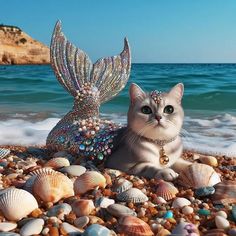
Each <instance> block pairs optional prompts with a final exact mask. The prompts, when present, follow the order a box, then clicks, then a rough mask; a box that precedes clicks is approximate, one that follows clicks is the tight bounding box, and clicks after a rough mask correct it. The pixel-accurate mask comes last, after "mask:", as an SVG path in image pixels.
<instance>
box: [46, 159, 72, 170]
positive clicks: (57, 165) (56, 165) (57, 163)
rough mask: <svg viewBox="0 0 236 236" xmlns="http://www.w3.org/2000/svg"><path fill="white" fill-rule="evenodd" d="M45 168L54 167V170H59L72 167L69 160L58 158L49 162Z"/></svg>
mask: <svg viewBox="0 0 236 236" xmlns="http://www.w3.org/2000/svg"><path fill="white" fill-rule="evenodd" d="M44 166H45V167H52V168H54V169H59V168H62V167H65V166H70V162H69V161H68V159H66V158H64V157H56V158H53V159H51V160H49V161H48V162H47V163H46V164H45V165H44Z"/></svg>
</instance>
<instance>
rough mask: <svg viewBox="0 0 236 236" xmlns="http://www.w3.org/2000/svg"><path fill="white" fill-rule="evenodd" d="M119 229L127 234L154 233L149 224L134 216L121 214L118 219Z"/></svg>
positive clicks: (148, 234) (141, 234) (135, 235)
mask: <svg viewBox="0 0 236 236" xmlns="http://www.w3.org/2000/svg"><path fill="white" fill-rule="evenodd" d="M118 229H119V231H120V232H121V233H124V234H125V235H127V236H151V235H154V233H153V232H152V230H151V228H150V226H149V225H148V224H147V223H146V222H144V221H143V220H141V219H139V218H137V217H135V216H123V217H121V218H120V219H119V228H118Z"/></svg>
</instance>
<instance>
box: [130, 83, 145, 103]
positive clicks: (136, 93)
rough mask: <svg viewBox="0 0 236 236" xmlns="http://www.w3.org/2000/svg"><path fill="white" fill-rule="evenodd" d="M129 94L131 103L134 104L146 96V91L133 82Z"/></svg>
mask: <svg viewBox="0 0 236 236" xmlns="http://www.w3.org/2000/svg"><path fill="white" fill-rule="evenodd" d="M129 96H130V101H131V104H134V102H135V100H136V99H138V98H140V97H144V96H145V92H144V91H143V90H142V89H141V88H140V87H139V86H138V85H137V84H135V83H132V84H131V85H130V88H129Z"/></svg>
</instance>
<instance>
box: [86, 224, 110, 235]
mask: <svg viewBox="0 0 236 236" xmlns="http://www.w3.org/2000/svg"><path fill="white" fill-rule="evenodd" d="M111 235H112V234H111V231H110V230H109V229H108V228H106V227H105V226H102V225H98V224H93V225H90V226H89V227H88V228H87V229H86V230H85V231H84V233H83V236H111Z"/></svg>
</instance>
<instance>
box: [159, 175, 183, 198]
mask: <svg viewBox="0 0 236 236" xmlns="http://www.w3.org/2000/svg"><path fill="white" fill-rule="evenodd" d="M178 192H179V190H178V189H177V188H176V187H175V186H174V185H173V184H172V183H169V182H166V181H164V180H160V181H159V183H158V186H157V189H156V195H157V196H159V197H162V198H163V199H165V200H166V201H169V200H171V199H172V198H174V197H175V196H176V194H177V193H178Z"/></svg>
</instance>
